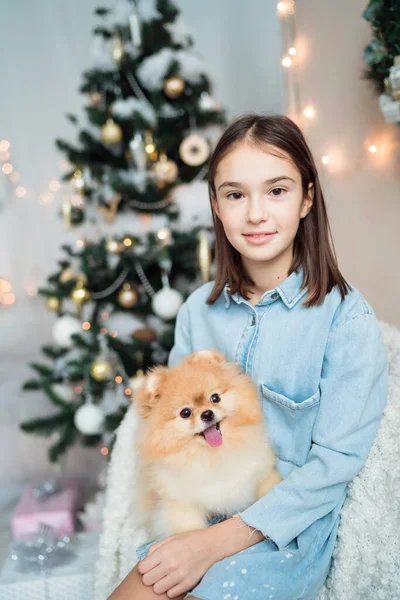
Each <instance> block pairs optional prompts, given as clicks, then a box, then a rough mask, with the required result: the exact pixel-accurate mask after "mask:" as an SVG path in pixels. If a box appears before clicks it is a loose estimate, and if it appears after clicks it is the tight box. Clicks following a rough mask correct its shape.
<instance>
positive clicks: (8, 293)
mask: <svg viewBox="0 0 400 600" xmlns="http://www.w3.org/2000/svg"><path fill="white" fill-rule="evenodd" d="M14 302H15V295H14V294H13V292H12V286H11V283H10V282H9V281H7V280H6V279H0V304H3V305H5V306H11V305H12V304H14Z"/></svg>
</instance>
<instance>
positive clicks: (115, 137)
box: [100, 117, 122, 144]
mask: <svg viewBox="0 0 400 600" xmlns="http://www.w3.org/2000/svg"><path fill="white" fill-rule="evenodd" d="M100 136H101V139H102V140H103V142H105V143H106V144H117V143H118V142H120V141H121V140H122V129H121V127H120V126H119V125H118V124H117V123H115V121H114V120H113V119H112V118H111V117H110V118H109V119H107V122H106V124H105V125H103V127H102V128H101V133H100Z"/></svg>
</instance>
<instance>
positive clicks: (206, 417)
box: [201, 410, 214, 423]
mask: <svg viewBox="0 0 400 600" xmlns="http://www.w3.org/2000/svg"><path fill="white" fill-rule="evenodd" d="M213 419H214V413H213V411H212V410H205V411H204V412H203V413H201V420H202V421H205V422H206V423H208V422H209V421H212V420H213Z"/></svg>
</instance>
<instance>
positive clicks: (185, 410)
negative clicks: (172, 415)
mask: <svg viewBox="0 0 400 600" xmlns="http://www.w3.org/2000/svg"><path fill="white" fill-rule="evenodd" d="M191 414H192V411H191V410H190V408H183V409H182V410H181V412H180V415H181V417H182V419H188V418H189V417H190V415H191Z"/></svg>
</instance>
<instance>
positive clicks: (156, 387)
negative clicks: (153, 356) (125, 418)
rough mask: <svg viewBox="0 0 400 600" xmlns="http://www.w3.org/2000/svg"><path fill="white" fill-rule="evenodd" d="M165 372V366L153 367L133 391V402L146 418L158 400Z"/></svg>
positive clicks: (140, 413)
mask: <svg viewBox="0 0 400 600" xmlns="http://www.w3.org/2000/svg"><path fill="white" fill-rule="evenodd" d="M166 373H167V368H166V367H153V368H152V369H151V370H150V371H149V372H148V373H147V374H146V376H145V377H144V378H143V382H142V384H141V385H140V387H138V388H137V390H136V391H135V396H134V402H135V404H136V405H137V409H138V413H139V415H141V416H142V417H145V418H147V417H148V416H149V415H150V413H151V411H152V409H153V408H154V406H155V405H156V404H157V402H158V401H159V399H160V397H161V394H160V387H161V384H162V382H163V381H164V378H165V375H166Z"/></svg>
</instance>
